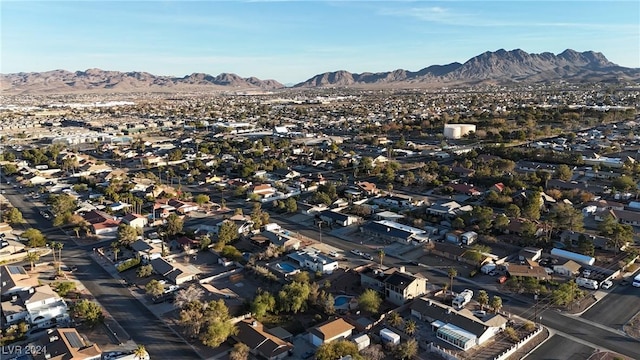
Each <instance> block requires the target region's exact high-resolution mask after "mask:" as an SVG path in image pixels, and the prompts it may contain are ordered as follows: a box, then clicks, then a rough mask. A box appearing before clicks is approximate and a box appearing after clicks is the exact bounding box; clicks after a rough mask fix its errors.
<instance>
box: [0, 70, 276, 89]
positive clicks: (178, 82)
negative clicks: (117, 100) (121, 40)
mask: <svg viewBox="0 0 640 360" xmlns="http://www.w3.org/2000/svg"><path fill="white" fill-rule="evenodd" d="M0 84H1V88H2V93H65V92H88V91H113V92H155V91H157V92H164V91H167V92H172V91H189V90H208V89H209V90H241V89H263V90H272V89H279V88H283V87H284V85H282V84H280V83H279V82H277V81H275V80H260V79H258V78H255V77H250V78H243V77H240V76H238V75H236V74H226V73H223V74H220V75H218V76H212V75H208V74H201V73H194V74H191V75H187V76H185V77H182V78H178V77H169V76H158V75H153V74H150V73H147V72H119V71H105V70H100V69H89V70H86V71H76V72H70V71H65V70H53V71H47V72H40V73H36V72H33V73H17V74H8V75H0Z"/></svg>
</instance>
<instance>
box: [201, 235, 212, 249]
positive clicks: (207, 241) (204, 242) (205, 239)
mask: <svg viewBox="0 0 640 360" xmlns="http://www.w3.org/2000/svg"><path fill="white" fill-rule="evenodd" d="M209 245H211V237H210V236H209V235H204V236H202V237H201V238H200V250H206V249H208V248H209Z"/></svg>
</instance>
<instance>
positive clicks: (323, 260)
mask: <svg viewBox="0 0 640 360" xmlns="http://www.w3.org/2000/svg"><path fill="white" fill-rule="evenodd" d="M287 256H288V257H289V258H290V259H292V260H295V261H296V262H297V263H298V265H299V266H300V267H302V268H307V269H309V270H311V271H320V272H322V273H323V274H331V273H333V272H334V271H335V270H337V269H338V267H339V264H338V261H337V260H336V259H333V258H330V257H327V256H325V255H324V254H322V253H320V252H316V251H307V250H300V251H296V252H293V253H291V254H289V255H287Z"/></svg>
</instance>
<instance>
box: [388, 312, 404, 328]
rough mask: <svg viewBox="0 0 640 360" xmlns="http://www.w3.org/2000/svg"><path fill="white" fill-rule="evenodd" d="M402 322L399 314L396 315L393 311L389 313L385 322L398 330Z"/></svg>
mask: <svg viewBox="0 0 640 360" xmlns="http://www.w3.org/2000/svg"><path fill="white" fill-rule="evenodd" d="M403 321H404V320H403V319H402V316H400V314H398V313H397V312H395V311H393V312H391V313H389V316H388V317H387V322H388V323H389V325H391V326H393V327H395V328H398V327H400V325H402V322H403Z"/></svg>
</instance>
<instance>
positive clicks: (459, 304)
mask: <svg viewBox="0 0 640 360" xmlns="http://www.w3.org/2000/svg"><path fill="white" fill-rule="evenodd" d="M471 299H473V291H471V290H469V289H464V291H463V292H461V293H460V294H458V296H456V297H455V298H454V299H453V303H452V305H453V307H454V308H457V309H460V308H463V307H464V306H465V305H467V304H468V303H469V301H471Z"/></svg>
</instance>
